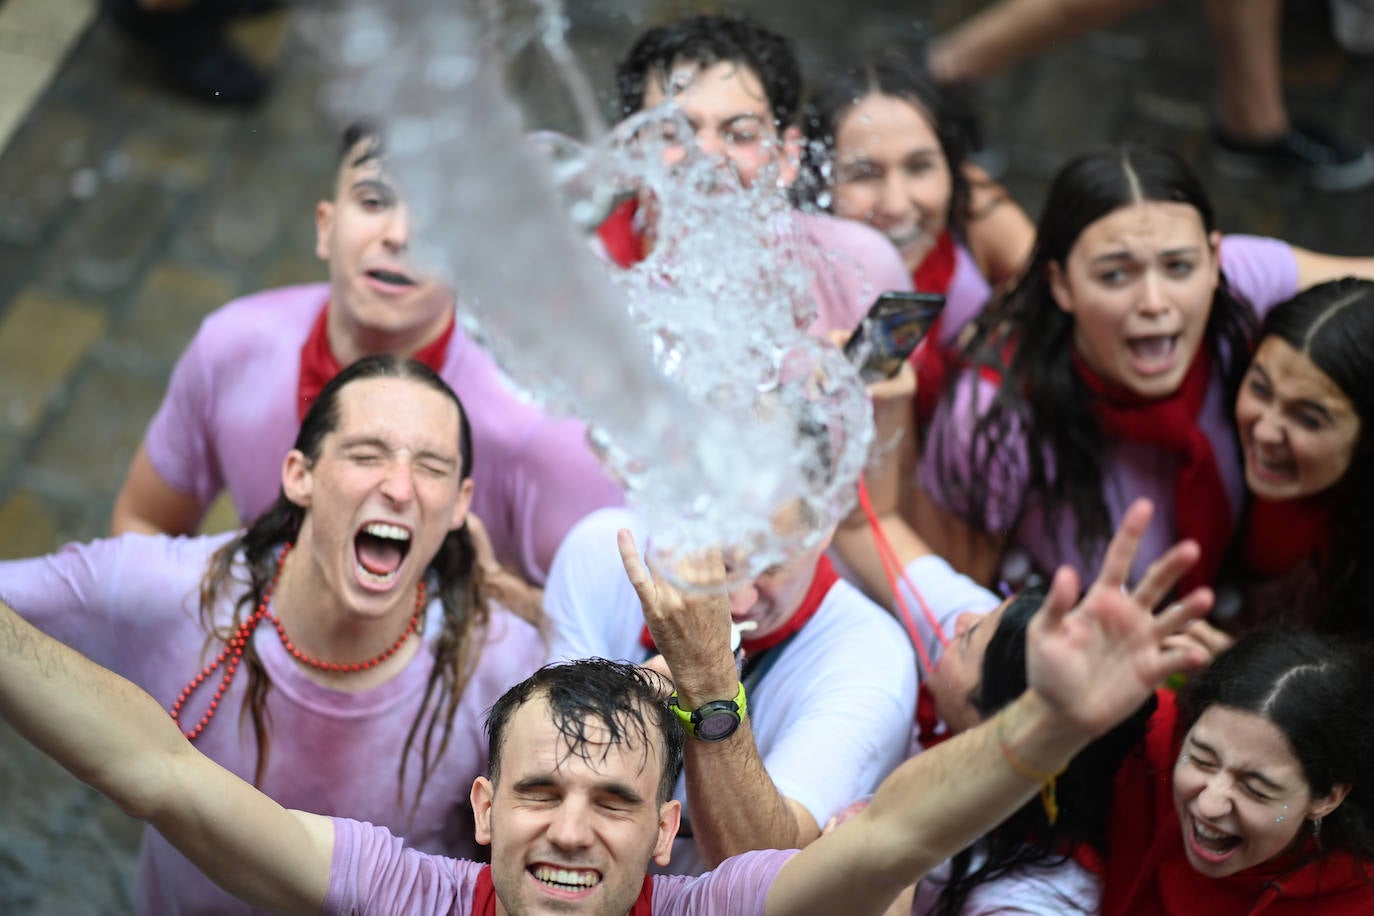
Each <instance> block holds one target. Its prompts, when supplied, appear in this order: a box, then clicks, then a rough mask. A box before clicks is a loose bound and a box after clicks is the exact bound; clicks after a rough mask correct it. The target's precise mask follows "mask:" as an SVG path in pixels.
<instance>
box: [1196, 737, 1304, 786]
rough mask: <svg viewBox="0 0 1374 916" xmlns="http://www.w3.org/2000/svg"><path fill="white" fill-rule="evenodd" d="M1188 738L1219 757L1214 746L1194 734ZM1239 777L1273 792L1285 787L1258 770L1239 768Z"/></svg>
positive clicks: (1198, 747) (1205, 752)
mask: <svg viewBox="0 0 1374 916" xmlns="http://www.w3.org/2000/svg"><path fill="white" fill-rule="evenodd" d="M1188 740H1189V741H1191V742H1192V743H1193V744H1194V745H1195V746H1196V747H1197V749H1198V750H1200V751H1202V752H1203V753H1204V754H1209V755H1211V756H1212V757H1213V758H1214V759H1216V760H1220V759H1221V755H1220V754H1218V753H1217V751H1216V748H1214V747H1212V746H1211V745H1210V744H1207V743H1206V742H1204V741H1200V740H1198V739H1197V737H1195V736H1190V737H1189V738H1188ZM1240 778H1241V779H1253V780H1255V781H1256V782H1262V783H1264V784H1265V785H1266V786H1268V787H1269V788H1270V789H1272V790H1274V791H1275V792H1282V791H1284V790H1285V789H1286V788H1287V787H1286V786H1282V785H1279V784H1278V783H1276V782H1274V780H1272V779H1270V778H1269V777H1268V776H1265V775H1264V774H1263V773H1261V772H1260V771H1259V770H1241V771H1240Z"/></svg>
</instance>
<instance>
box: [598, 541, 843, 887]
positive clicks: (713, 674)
mask: <svg viewBox="0 0 1374 916" xmlns="http://www.w3.org/2000/svg"><path fill="white" fill-rule="evenodd" d="M619 545H620V556H621V559H622V560H624V563H625V573H626V575H627V576H629V578H630V582H631V584H632V585H634V588H635V592H636V593H637V594H638V595H639V600H640V605H641V606H642V607H643V610H644V622H645V623H646V624H647V625H648V627H649V632H650V633H651V634H652V635H653V637H654V644H655V645H656V646H657V647H658V650H659V651H660V652H661V653H663V658H664V661H665V662H667V664H668V667H669V669H670V670H671V671H672V677H673V685H674V687H676V689H677V694H678V705H679V706H681V707H682V708H683V709H687V710H693V709H697V708H699V707H700V706H702V705H703V704H705V703H709V702H711V701H713V700H732V699H734V697H735V694H736V692H737V691H738V690H739V685H740V677H739V669H738V668H737V667H736V665H735V657H734V654H733V653H732V652H731V650H730V606H729V600H728V599H727V598H726V597H725V596H724V595H723V594H720V593H719V592H717V593H715V594H693V595H684V594H683V593H681V592H679V591H678V590H677V589H675V588H673V587H672V586H670V585H668V584H667V583H666V582H661V581H657V580H655V578H654V577H653V576H651V575H650V574H649V571H648V570H647V569H645V567H644V564H643V563H642V562H640V559H639V552H638V550H637V549H636V548H635V543H634V538H633V536H632V535H631V534H630V532H629V531H625V530H622V531H621V532H620V533H619ZM716 565H717V566H720V576H721V577H723V575H724V567H723V566H721V565H720V564H719V563H717V564H716ZM707 566H709V561H707V562H705V563H703V569H702V570H701V572H702V575H703V576H709V575H710V570H709V569H707V568H705V567H707ZM715 581H716V582H717V583H719V581H720V578H719V577H718V578H716V579H715ZM702 582H703V585H706V584H709V582H708V581H707V580H705V579H703V580H702ZM747 702H748V698H747V697H746V703H747ZM685 758H686V761H685V766H686V773H687V810H688V812H689V814H690V815H691V822H692V834H693V836H694V837H695V839H696V844H697V851H698V852H699V853H700V854H701V858H702V860H703V861H704V862H705V863H706V866H707V867H708V868H714V867H715V866H716V865H718V864H720V862H721V861H722V860H724V859H726V858H729V857H730V856H735V855H739V854H740V853H744V852H748V851H750V850H753V849H792V848H795V847H799V846H805V845H806V844H807V843H810V842H811V841H813V840H814V839H816V837H818V836H820V825H819V824H817V823H816V819H815V818H814V817H812V815H811V812H810V811H808V810H807V809H806V807H805V806H803V805H802V804H801V803H800V802H797V801H795V800H793V799H789V798H787V797H785V796H784V795H783V794H782V793H781V792H779V791H778V788H777V786H775V785H774V784H773V780H772V779H771V778H770V777H769V775H768V771H767V769H765V768H764V763H763V758H762V756H760V754H759V749H758V745H757V743H755V741H754V732H753V729H752V727H751V726H750V723H749V717H748V716H745V717H743V719H742V720H741V722H740V725H739V728H738V729H737V730H736V731H735V733H734V734H733V735H731V736H730V737H729V738H726V739H725V740H724V741H718V742H706V741H701V740H699V739H694V738H688V739H687V747H686V751H685Z"/></svg>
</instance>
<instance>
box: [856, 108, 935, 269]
mask: <svg viewBox="0 0 1374 916" xmlns="http://www.w3.org/2000/svg"><path fill="white" fill-rule="evenodd" d="M953 196H954V182H953V180H952V178H951V176H950V170H949V162H948V161H947V160H946V159H945V154H944V151H943V150H942V149H941V148H940V141H939V138H937V137H936V136H935V130H934V128H933V127H932V126H931V122H930V117H929V115H927V114H926V112H925V111H924V110H923V109H921V108H919V107H917V106H916V105H915V104H914V103H912V102H909V101H907V100H906V99H901V98H897V97H896V96H890V95H879V94H876V93H875V94H873V95H868V96H865V97H864V98H862V99H860V100H859V101H858V102H857V103H855V104H854V105H853V107H851V108H849V109H848V110H847V111H846V112H845V113H844V115H843V116H842V117H841V118H840V121H839V124H838V125H837V126H836V130H835V204H834V209H835V214H836V215H837V216H843V217H847V218H849V219H856V220H860V221H862V222H865V223H868V224H870V225H872V226H873V227H874V228H876V229H878V230H879V231H881V232H882V233H884V234H885V235H886V236H887V237H888V238H889V239H891V240H892V243H893V244H894V245H896V246H897V249H898V250H899V251H901V253H902V260H903V262H904V263H905V264H906V266H907V269H908V270H915V269H916V268H917V267H918V266H920V264H921V261H922V260H924V259H925V256H926V254H927V253H928V252H929V251H930V249H931V246H933V245H934V244H935V240H936V239H937V238H939V237H940V233H942V232H944V230H945V227H946V225H947V224H948V221H949V208H950V201H951V200H952V199H953Z"/></svg>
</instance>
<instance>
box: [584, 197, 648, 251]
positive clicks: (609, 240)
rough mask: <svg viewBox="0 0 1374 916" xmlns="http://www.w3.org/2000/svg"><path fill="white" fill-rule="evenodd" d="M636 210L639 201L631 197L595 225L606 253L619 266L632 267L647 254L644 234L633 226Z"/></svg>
mask: <svg viewBox="0 0 1374 916" xmlns="http://www.w3.org/2000/svg"><path fill="white" fill-rule="evenodd" d="M637 212H639V201H638V200H636V199H635V198H633V197H632V198H630V199H629V200H627V201H625V202H624V203H622V204H620V206H618V207H616V208H615V209H614V210H612V211H611V215H610V216H608V217H606V219H605V221H604V222H602V224H601V225H600V226H597V227H596V234H597V236H598V237H599V238H600V239H601V244H602V245H603V246H604V247H605V249H606V254H607V255H608V256H609V257H610V259H611V260H612V261H614V262H615V263H616V264H618V265H620V266H621V267H634V266H635V265H636V264H638V263H639V262H640V261H642V260H644V259H645V258H646V257H647V256H648V254H649V252H648V251H647V250H646V247H645V242H644V236H643V235H642V234H641V233H640V232H639V231H638V230H636V228H635V214H636V213H637Z"/></svg>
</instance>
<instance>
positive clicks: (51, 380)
mask: <svg viewBox="0 0 1374 916" xmlns="http://www.w3.org/2000/svg"><path fill="white" fill-rule="evenodd" d="M105 324H106V316H105V313H104V311H103V310H101V309H98V308H94V307H92V306H91V305H89V304H86V303H83V302H80V301H77V300H74V299H69V298H64V297H59V296H54V295H52V294H49V293H45V292H43V291H41V290H33V289H30V290H25V291H24V292H23V293H21V294H20V296H19V299H18V301H16V302H15V303H14V304H13V305H12V306H11V307H10V309H9V311H8V312H7V313H6V314H4V315H3V319H2V320H0V431H11V432H21V433H22V432H28V431H30V430H31V429H32V428H33V426H34V424H35V423H37V421H38V419H39V417H40V416H42V413H43V411H44V410H45V409H46V407H47V406H48V405H49V403H51V401H52V399H53V398H54V396H55V395H56V394H57V393H58V392H59V391H61V390H62V389H63V387H64V386H65V384H66V382H67V377H68V376H69V375H70V374H71V372H72V370H73V369H75V368H76V365H77V362H78V361H79V360H80V359H81V357H82V356H83V355H85V353H86V352H87V350H88V349H89V348H90V347H91V345H92V344H93V343H94V342H95V341H96V339H97V338H99V336H100V334H101V332H102V331H103V330H104V329H105Z"/></svg>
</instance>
